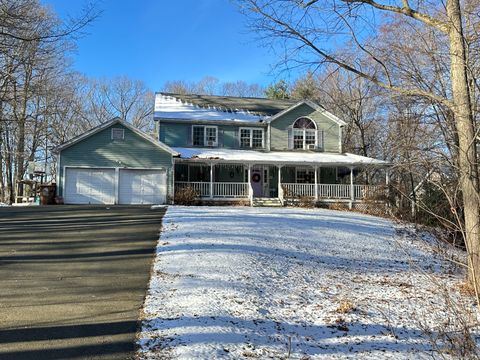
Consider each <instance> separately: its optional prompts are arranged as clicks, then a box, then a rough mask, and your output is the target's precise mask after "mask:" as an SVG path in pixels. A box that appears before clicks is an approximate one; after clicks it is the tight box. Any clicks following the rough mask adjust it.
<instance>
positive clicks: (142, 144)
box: [58, 124, 173, 195]
mask: <svg viewBox="0 0 480 360" xmlns="http://www.w3.org/2000/svg"><path fill="white" fill-rule="evenodd" d="M111 128H123V129H124V130H125V139H124V140H112V139H111ZM65 166H70V167H75V166H82V167H108V168H115V167H120V168H121V167H132V168H160V167H165V168H167V170H168V172H167V175H168V179H167V181H168V187H169V194H171V192H170V190H171V186H172V181H173V176H172V172H171V171H170V169H171V167H172V155H171V154H170V153H169V152H167V151H165V150H162V149H160V148H158V147H157V146H155V145H154V144H152V143H150V142H149V141H147V140H145V139H144V138H142V137H141V136H139V135H137V134H136V133H134V132H133V131H131V130H130V129H128V128H126V127H124V126H122V125H121V124H112V125H111V126H110V127H108V128H106V129H104V130H102V131H99V132H98V133H96V134H93V135H92V136H90V137H87V138H86V139H83V140H82V141H80V142H78V143H76V144H74V145H72V146H70V147H68V148H66V149H64V150H62V151H61V153H60V169H59V171H60V184H58V189H59V190H58V193H59V194H60V195H63V189H62V186H63V175H64V174H63V169H64V167H65Z"/></svg>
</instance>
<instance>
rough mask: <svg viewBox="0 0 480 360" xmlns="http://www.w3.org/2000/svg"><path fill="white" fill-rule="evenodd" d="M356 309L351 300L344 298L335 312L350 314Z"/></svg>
mask: <svg viewBox="0 0 480 360" xmlns="http://www.w3.org/2000/svg"><path fill="white" fill-rule="evenodd" d="M355 309H356V308H355V305H354V304H353V303H352V302H351V301H350V300H342V301H341V302H340V305H339V306H338V308H337V310H335V312H337V313H338V314H348V313H351V312H352V311H355Z"/></svg>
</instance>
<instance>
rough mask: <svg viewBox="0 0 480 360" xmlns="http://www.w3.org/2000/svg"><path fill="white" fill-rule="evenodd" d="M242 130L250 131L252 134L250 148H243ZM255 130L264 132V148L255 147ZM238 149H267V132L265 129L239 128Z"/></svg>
mask: <svg viewBox="0 0 480 360" xmlns="http://www.w3.org/2000/svg"><path fill="white" fill-rule="evenodd" d="M242 130H248V131H249V132H250V136H249V137H250V146H249V147H243V146H242ZM253 130H262V146H261V147H253V146H252V145H253ZM238 147H239V148H240V149H265V130H264V129H263V128H254V127H239V128H238Z"/></svg>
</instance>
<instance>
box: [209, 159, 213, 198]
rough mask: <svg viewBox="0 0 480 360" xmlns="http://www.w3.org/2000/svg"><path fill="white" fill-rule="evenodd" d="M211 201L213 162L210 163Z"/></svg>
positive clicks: (211, 193) (211, 195) (211, 196)
mask: <svg viewBox="0 0 480 360" xmlns="http://www.w3.org/2000/svg"><path fill="white" fill-rule="evenodd" d="M210 199H213V162H211V163H210Z"/></svg>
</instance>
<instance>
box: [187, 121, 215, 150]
mask: <svg viewBox="0 0 480 360" xmlns="http://www.w3.org/2000/svg"><path fill="white" fill-rule="evenodd" d="M200 127H201V128H203V145H193V142H194V137H193V134H194V129H195V128H200ZM207 129H215V142H214V144H213V145H208V144H207ZM192 146H202V147H218V126H216V125H192Z"/></svg>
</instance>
